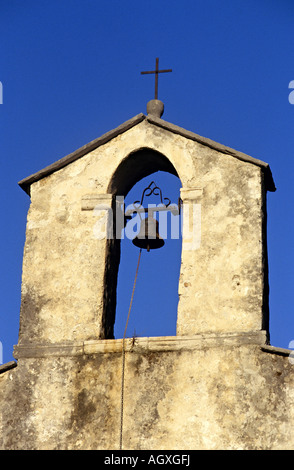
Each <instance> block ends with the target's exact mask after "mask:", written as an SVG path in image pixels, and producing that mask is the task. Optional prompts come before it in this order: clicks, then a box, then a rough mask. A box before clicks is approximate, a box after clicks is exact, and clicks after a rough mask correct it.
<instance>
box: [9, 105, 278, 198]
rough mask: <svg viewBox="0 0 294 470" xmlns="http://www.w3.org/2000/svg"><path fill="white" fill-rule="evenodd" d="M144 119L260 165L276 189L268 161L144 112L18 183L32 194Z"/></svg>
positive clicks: (266, 182) (239, 158)
mask: <svg viewBox="0 0 294 470" xmlns="http://www.w3.org/2000/svg"><path fill="white" fill-rule="evenodd" d="M144 120H146V121H148V122H149V123H150V124H153V125H155V126H158V127H161V128H162V129H166V130H168V131H170V132H173V133H175V134H179V135H181V136H183V137H186V138H187V139H190V140H193V141H195V142H198V143H200V144H202V145H205V146H207V147H210V148H212V149H214V150H217V151H219V152H222V153H224V154H227V155H230V156H232V157H235V158H237V159H238V160H242V161H244V162H248V163H252V164H253V165H256V166H259V167H260V168H262V169H263V170H264V175H265V184H266V189H267V190H268V191H275V190H276V187H275V183H274V180H273V176H272V172H271V169H270V166H269V164H268V163H265V162H263V161H261V160H258V159H256V158H253V157H250V156H249V155H246V154H245V153H242V152H239V151H237V150H234V149H232V148H230V147H226V146H225V145H222V144H219V143H218V142H215V141H213V140H211V139H208V138H206V137H201V136H200V135H197V134H194V133H193V132H190V131H187V130H186V129H183V128H181V127H179V126H176V125H175V124H171V123H169V122H167V121H164V120H163V119H161V118H159V117H157V116H155V115H150V114H148V115H147V116H145V114H143V113H140V114H137V115H136V116H134V117H133V118H132V119H129V120H128V121H126V122H124V123H123V124H121V125H120V126H118V127H116V128H115V129H113V130H111V131H109V132H107V133H106V134H103V135H102V136H101V137H98V138H97V139H95V140H92V141H91V142H89V143H88V144H86V145H84V146H83V147H80V148H79V149H77V150H76V151H74V152H72V153H70V154H69V155H66V156H65V157H63V158H61V159H60V160H57V161H56V162H55V163H52V164H51V165H49V166H47V167H45V168H43V169H42V170H40V171H38V172H37V173H34V174H33V175H30V176H28V177H27V178H24V179H23V180H21V181H19V183H18V184H19V186H20V187H21V188H22V189H23V190H24V191H25V192H26V193H27V194H29V195H30V186H31V184H33V183H35V182H36V181H39V180H40V179H42V178H45V177H46V176H48V175H50V174H52V173H54V172H55V171H58V170H60V169H61V168H64V167H65V166H67V165H69V164H70V163H72V162H74V161H76V160H78V159H79V158H81V157H83V156H84V155H86V154H87V153H89V152H91V151H92V150H94V149H96V148H98V147H100V145H104V144H106V143H107V142H109V141H110V140H111V139H113V138H114V137H117V136H118V135H120V134H123V133H124V132H126V131H127V130H128V129H131V128H132V127H134V126H136V125H137V124H139V123H140V122H142V121H144Z"/></svg>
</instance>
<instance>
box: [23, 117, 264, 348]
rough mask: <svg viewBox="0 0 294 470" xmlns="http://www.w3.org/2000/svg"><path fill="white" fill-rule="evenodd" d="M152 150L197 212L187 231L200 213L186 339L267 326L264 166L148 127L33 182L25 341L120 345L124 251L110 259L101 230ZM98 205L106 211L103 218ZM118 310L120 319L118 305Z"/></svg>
mask: <svg viewBox="0 0 294 470" xmlns="http://www.w3.org/2000/svg"><path fill="white" fill-rule="evenodd" d="M144 148H147V149H151V150H154V151H156V152H160V153H161V154H162V155H164V156H165V157H164V158H166V159H167V161H169V162H170V165H171V167H172V168H174V169H175V171H176V172H177V174H178V175H179V177H180V179H181V182H182V193H181V195H182V199H183V202H184V212H185V210H188V208H190V210H189V216H188V218H187V219H185V220H186V221H187V223H186V225H188V224H189V222H190V223H191V218H192V217H193V210H194V207H196V208H197V207H198V209H199V208H201V219H199V218H198V219H197V224H196V229H195V227H194V235H193V236H192V238H191V237H188V239H184V242H183V251H182V265H181V275H180V281H179V294H180V300H179V306H178V323H177V334H178V335H187V334H188V335H190V334H197V333H200V332H213V331H220V332H222V331H251V330H260V329H261V328H262V326H263V318H264V316H265V315H267V311H266V308H267V306H266V302H265V295H264V293H265V290H264V284H265V280H264V274H265V270H264V261H265V260H264V243H263V242H264V234H263V231H264V226H263V220H264V215H265V214H264V199H265V191H264V189H263V181H262V179H263V173H262V170H261V168H260V167H259V166H257V165H254V164H251V163H248V162H244V161H240V160H238V159H236V158H234V157H232V156H229V155H226V154H222V153H220V152H218V151H216V150H214V149H211V148H209V147H206V146H204V145H201V144H199V143H198V142H194V141H191V140H189V139H186V138H185V137H183V136H181V135H176V134H174V133H171V132H169V131H168V130H163V129H158V128H157V127H155V126H153V125H151V124H149V123H147V122H145V121H144V122H141V123H140V124H138V125H137V126H135V127H133V128H132V129H130V130H128V131H126V132H125V133H123V134H121V135H119V136H117V137H115V138H113V139H112V140H110V141H109V142H107V143H106V144H105V145H102V146H100V147H99V148H97V149H95V150H93V151H92V152H90V153H89V154H87V155H85V156H83V158H81V159H79V160H77V161H75V162H72V163H71V164H70V165H67V166H66V167H64V168H62V169H60V170H59V171H56V172H55V173H53V174H51V175H50V176H48V177H46V178H43V179H40V180H39V181H37V182H35V183H34V184H32V186H31V207H30V210H29V214H28V222H27V233H26V244H25V251H24V263H23V281H22V306H21V321H20V325H21V329H20V342H23V343H26V342H39V341H41V342H42V341H45V342H52V343H55V342H57V343H58V342H64V341H79V340H89V339H97V338H105V337H111V325H110V327H109V319H107V318H105V316H107V315H108V313H107V308H108V307H106V302H107V299H108V300H109V299H112V300H113V299H114V300H115V286H114V288H112V289H111V286H110V281H109V280H111V279H115V277H116V276H115V272H114V274H113V275H112V276H110V277H109V276H108V277H107V273H106V270H107V269H108V266H109V263H108V261H109V262H110V264H112V265H116V266H118V262H119V248H118V247H112V249H113V250H114V249H115V251H116V254H115V255H114V254H113V251H112V253H110V252H109V250H110V249H111V246H110V245H109V244H107V243H106V241H105V239H97V237H96V236H95V234H94V230H95V226H96V225H97V222H98V220H99V217H101V216H105V214H107V213H109V212H107V209H110V208H112V207H113V201H112V195H111V194H108V191H109V188H112V187H113V186H114V185H113V184H112V181H113V180H114V179H115V178H117V174H116V171H117V168H118V167H119V166H120V165H121V164H122V163H124V162H126V161H128V157H129V155H131V154H132V155H134V152H136V151H138V150H140V149H144ZM159 160H160V159H159ZM141 166H142V164H141ZM151 169H152V168H151ZM136 171H138V172H140V162H138V159H137V160H136V164H133V166H130V168H129V167H128V173H129V174H130V173H131V174H132V178H133V179H134V178H135V176H136ZM120 185H121V187H123V185H122V183H121V184H120ZM112 190H113V191H114V190H115V189H112ZM122 195H125V194H122ZM113 196H115V194H113ZM97 204H100V207H101V208H102V209H101V210H100V211H94V208H95V206H96V205H97ZM195 204H196V206H195ZM195 230H196V231H195ZM193 237H194V238H195V240H196V245H195V240H194V242H193V240H192V239H193ZM199 237H200V238H201V240H198V239H199ZM197 240H198V242H199V244H198V245H197ZM109 289H110V293H109V292H108V290H109ZM107 293H108V294H107ZM110 310H111V312H110V313H109V316H110V317H111V318H112V319H113V317H114V310H115V301H113V306H112V308H111V309H110ZM112 322H113V320H112ZM106 325H108V326H107V328H108V330H107V331H108V333H107V332H106V330H105V328H106Z"/></svg>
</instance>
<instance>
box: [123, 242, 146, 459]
mask: <svg viewBox="0 0 294 470" xmlns="http://www.w3.org/2000/svg"><path fill="white" fill-rule="evenodd" d="M141 253H142V248H141V249H140V252H139V257H138V263H137V269H136V274H135V280H134V285H133V291H132V296H131V301H130V306H129V311H128V317H127V321H126V326H125V331H124V336H123V341H122V374H121V412H120V439H119V449H120V450H122V438H123V418H124V413H123V411H124V382H125V357H126V350H125V339H126V333H127V328H128V323H129V318H130V313H131V308H132V304H133V298H134V293H135V287H136V283H137V277H138V271H139V265H140V259H141Z"/></svg>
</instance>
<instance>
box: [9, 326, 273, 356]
mask: <svg viewBox="0 0 294 470" xmlns="http://www.w3.org/2000/svg"><path fill="white" fill-rule="evenodd" d="M242 344H254V345H260V346H262V347H264V345H265V344H266V332H265V331H263V330H261V331H250V332H239V333H234V332H233V333H209V334H201V335H194V336H158V337H146V338H139V337H138V338H126V339H125V350H126V351H130V352H135V351H136V352H138V353H139V352H141V353H144V352H149V351H159V352H167V351H185V350H201V349H207V348H216V347H234V346H240V345H242ZM122 347H123V340H122V339H108V340H107V339H102V340H89V341H83V342H75V343H56V344H48V343H47V344H36V343H34V344H33V343H32V344H20V345H17V346H15V347H14V354H13V355H14V357H15V358H17V359H19V358H33V357H35V358H42V357H66V356H80V355H87V354H112V353H121V352H122Z"/></svg>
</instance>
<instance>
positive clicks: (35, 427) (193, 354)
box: [0, 332, 294, 450]
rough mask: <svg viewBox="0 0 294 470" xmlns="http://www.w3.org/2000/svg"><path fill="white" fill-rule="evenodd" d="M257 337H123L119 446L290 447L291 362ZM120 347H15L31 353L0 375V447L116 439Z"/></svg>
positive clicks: (117, 343)
mask: <svg viewBox="0 0 294 470" xmlns="http://www.w3.org/2000/svg"><path fill="white" fill-rule="evenodd" d="M264 340H265V334H264V333H262V332H260V333H259V334H257V333H256V334H252V335H239V334H236V335H225V334H223V335H221V334H217V335H216V334H215V335H213V334H211V335H206V336H202V335H199V336H195V337H181V338H179V337H163V338H137V340H136V343H135V344H133V343H132V340H127V345H126V346H127V347H126V349H127V352H126V363H125V383H124V385H125V389H124V390H125V393H124V408H123V411H124V420H123V435H122V436H123V439H122V442H123V449H136V450H138V449H147V450H154V449H159V450H164V449H169V450H177V449H182V450H183V449H293V446H294V442H293V437H292V436H293V433H292V429H293V424H294V412H293V410H294V392H293V390H294V374H293V365H291V364H290V362H289V360H288V358H287V357H285V356H283V355H280V353H279V354H277V353H275V354H272V353H269V352H266V351H262V349H261V348H262V343H263V342H264ZM121 349H122V341H121V340H102V341H100V342H99V341H98V342H95V341H89V342H87V343H85V344H84V345H83V347H82V346H81V347H80V350H78V348H77V349H76V350H75V351H71V353H70V354H69V350H67V351H66V347H65V346H64V347H63V349H61V348H60V349H59V350H58V349H55V350H54V348H53V347H47V348H46V347H43V349H42V350H41V349H39V350H31V351H29V350H28V349H27V350H26V351H25V352H24V351H23V352H22V354H24V355H27V356H29V355H31V357H26V358H25V357H21V358H20V359H19V362H18V366H17V368H16V369H13V370H11V371H8V372H6V373H5V374H2V375H0V393H1V402H0V409H1V412H2V413H1V414H0V416H1V417H2V428H1V427H0V430H1V437H0V448H1V449H119V443H120V416H121V373H122V355H121ZM265 349H266V348H265ZM271 352H272V351H271ZM34 355H35V356H36V355H39V356H42V357H33V356H34ZM286 355H287V353H286Z"/></svg>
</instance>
